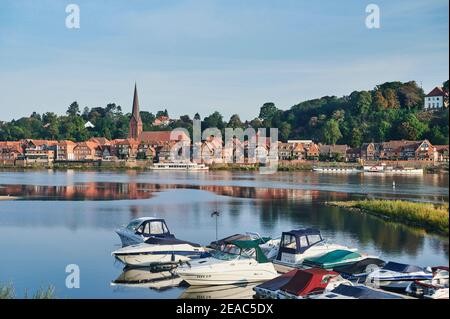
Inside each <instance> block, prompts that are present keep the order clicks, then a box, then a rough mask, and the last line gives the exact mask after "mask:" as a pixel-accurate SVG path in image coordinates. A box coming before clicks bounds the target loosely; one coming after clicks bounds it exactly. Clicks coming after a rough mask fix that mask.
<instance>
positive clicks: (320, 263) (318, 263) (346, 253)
mask: <svg viewBox="0 0 450 319" xmlns="http://www.w3.org/2000/svg"><path fill="white" fill-rule="evenodd" d="M360 257H361V254H359V253H357V252H353V251H350V250H344V249H336V250H333V251H330V252H329V253H326V254H324V255H322V256H319V257H313V258H307V259H305V260H304V262H303V264H304V265H307V266H312V267H321V268H332V267H333V266H334V265H335V264H337V263H345V262H350V261H351V260H353V259H355V258H360Z"/></svg>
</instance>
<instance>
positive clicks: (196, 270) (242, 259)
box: [176, 239, 278, 286]
mask: <svg viewBox="0 0 450 319" xmlns="http://www.w3.org/2000/svg"><path fill="white" fill-rule="evenodd" d="M262 243H264V241H263V239H253V240H235V241H232V242H229V243H227V244H226V245H225V246H224V247H223V249H222V250H220V251H211V255H212V256H211V257H209V258H204V259H199V260H195V261H192V262H188V263H186V264H185V265H182V266H180V267H179V268H178V269H177V270H176V272H177V273H178V275H179V276H180V277H181V278H182V279H183V280H184V281H186V282H187V283H188V284H190V285H202V286H209V285H232V284H242V283H250V282H262V281H267V280H270V279H273V278H275V277H276V276H278V273H277V271H276V270H275V268H274V266H273V264H272V263H271V262H270V261H269V260H268V259H267V257H266V256H265V254H264V252H263V251H262V249H261V247H260V246H259V245H261V244H262Z"/></svg>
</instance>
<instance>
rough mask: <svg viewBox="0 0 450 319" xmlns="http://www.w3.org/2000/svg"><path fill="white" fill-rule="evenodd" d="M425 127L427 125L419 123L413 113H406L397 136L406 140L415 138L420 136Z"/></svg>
mask: <svg viewBox="0 0 450 319" xmlns="http://www.w3.org/2000/svg"><path fill="white" fill-rule="evenodd" d="M427 129H428V127H427V125H426V124H424V123H421V122H420V121H419V120H418V119H417V117H416V116H415V115H414V114H408V115H407V116H406V117H405V120H404V121H403V122H402V123H401V124H400V127H399V129H398V130H399V133H400V136H399V137H400V138H403V139H407V140H417V139H419V138H420V137H422V133H423V132H425V131H426V130H427Z"/></svg>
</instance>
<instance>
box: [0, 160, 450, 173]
mask: <svg viewBox="0 0 450 319" xmlns="http://www.w3.org/2000/svg"><path fill="white" fill-rule="evenodd" d="M380 163H381V162H380ZM380 163H370V164H368V165H378V164H380ZM410 166H411V167H416V166H417V167H420V168H423V170H424V173H430V174H437V173H448V172H449V166H448V163H440V164H438V165H430V164H428V165H424V164H423V163H422V165H413V164H410ZM208 167H209V169H210V170H211V171H225V170H226V171H258V170H259V169H260V167H261V165H259V164H245V163H243V164H239V163H230V164H221V163H218V164H208ZM315 167H317V168H341V169H342V168H345V169H349V168H350V169H362V166H361V164H359V163H353V162H318V161H279V162H278V163H277V171H279V172H296V171H311V170H312V169H313V168H315ZM42 169H52V170H61V171H64V170H77V171H126V170H136V171H149V170H151V169H152V162H150V161H145V160H142V161H141V160H136V161H117V162H110V161H103V162H102V161H93V162H86V163H79V162H68V163H63V162H57V163H52V164H44V163H40V164H36V163H33V164H30V165H26V166H13V165H1V164H0V170H8V171H24V170H31V171H33V170H42Z"/></svg>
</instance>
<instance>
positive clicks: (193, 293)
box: [179, 283, 259, 299]
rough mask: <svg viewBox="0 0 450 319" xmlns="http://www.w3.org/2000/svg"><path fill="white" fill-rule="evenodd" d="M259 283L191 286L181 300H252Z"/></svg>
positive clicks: (181, 296)
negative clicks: (254, 289)
mask: <svg viewBox="0 0 450 319" xmlns="http://www.w3.org/2000/svg"><path fill="white" fill-rule="evenodd" d="M258 284H259V283H252V284H241V285H225V286H190V287H188V288H187V289H186V290H185V291H184V292H183V293H182V294H181V295H180V297H179V298H180V299H252V298H253V295H254V294H255V292H254V291H253V288H254V287H256V286H257V285H258Z"/></svg>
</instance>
